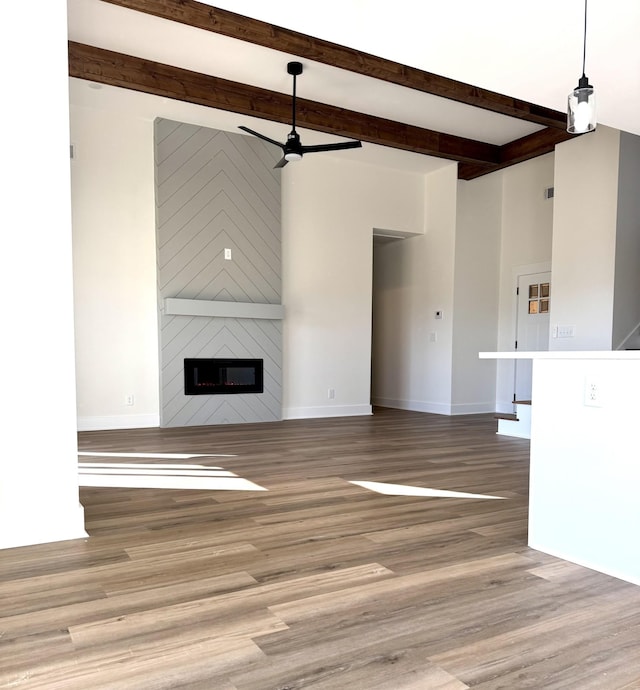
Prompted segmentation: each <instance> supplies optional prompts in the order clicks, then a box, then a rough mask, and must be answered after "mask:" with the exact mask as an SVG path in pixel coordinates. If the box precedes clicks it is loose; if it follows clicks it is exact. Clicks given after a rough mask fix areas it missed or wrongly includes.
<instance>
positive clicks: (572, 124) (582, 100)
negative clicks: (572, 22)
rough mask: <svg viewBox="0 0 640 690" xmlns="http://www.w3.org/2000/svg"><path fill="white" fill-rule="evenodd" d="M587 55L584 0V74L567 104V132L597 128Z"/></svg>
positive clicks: (587, 130) (581, 131) (585, 3)
mask: <svg viewBox="0 0 640 690" xmlns="http://www.w3.org/2000/svg"><path fill="white" fill-rule="evenodd" d="M586 57H587V0H584V41H583V45H582V76H581V77H580V79H579V80H578V86H576V88H575V89H574V90H573V91H572V92H571V93H570V94H569V98H568V104H567V106H568V107H567V132H569V133H570V134H584V133H585V132H593V130H594V129H595V128H596V96H595V93H594V90H593V86H591V84H589V79H588V78H587V76H586V74H585V62H586Z"/></svg>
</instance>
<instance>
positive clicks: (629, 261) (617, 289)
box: [612, 132, 640, 348]
mask: <svg viewBox="0 0 640 690" xmlns="http://www.w3.org/2000/svg"><path fill="white" fill-rule="evenodd" d="M618 170H619V174H618V214H617V223H616V259H615V261H616V268H615V271H616V273H615V284H614V295H613V337H612V346H613V348H618V347H620V346H621V345H622V344H623V343H624V342H625V341H626V340H627V338H629V336H635V338H634V339H633V344H632V343H629V345H627V346H634V347H638V341H639V339H638V337H637V336H638V329H639V327H640V194H639V193H638V192H639V191H640V137H638V136H635V135H633V134H629V133H628V132H621V133H620V163H619V168H618Z"/></svg>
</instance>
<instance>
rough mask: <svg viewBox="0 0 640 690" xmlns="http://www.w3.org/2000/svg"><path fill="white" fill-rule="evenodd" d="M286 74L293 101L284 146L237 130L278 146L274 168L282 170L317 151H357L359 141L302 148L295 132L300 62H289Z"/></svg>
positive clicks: (261, 136) (250, 132) (254, 133)
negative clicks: (278, 152)
mask: <svg viewBox="0 0 640 690" xmlns="http://www.w3.org/2000/svg"><path fill="white" fill-rule="evenodd" d="M287 72H288V73H289V74H290V75H291V76H292V77H293V99H292V116H291V131H290V132H289V134H288V135H287V140H286V141H285V143H284V144H281V143H280V142H279V141H275V139H271V138H270V137H267V136H265V135H264V134H260V132H256V131H254V130H253V129H249V127H244V126H243V125H240V127H239V129H242V130H243V131H245V132H248V133H249V134H252V135H253V136H254V137H258V139H262V140H263V141H267V142H269V143H270V144H273V145H274V146H278V147H279V148H281V149H282V158H281V159H280V160H279V161H278V162H277V163H276V165H275V166H274V167H276V168H284V166H285V165H286V164H287V163H290V162H292V161H299V160H302V156H303V155H304V154H305V153H317V152H319V151H343V150H344V149H357V148H360V147H361V146H362V142H361V141H357V140H351V141H341V142H338V143H336V144H318V145H316V146H303V145H302V142H301V141H300V135H299V134H298V132H296V77H298V76H300V75H301V74H302V63H301V62H289V63H288V64H287Z"/></svg>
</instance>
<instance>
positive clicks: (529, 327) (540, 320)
mask: <svg viewBox="0 0 640 690" xmlns="http://www.w3.org/2000/svg"><path fill="white" fill-rule="evenodd" d="M550 308H551V273H549V272H546V273H527V274H523V275H520V276H518V313H517V320H516V350H518V351H521V352H530V351H539V350H548V349H549V311H550ZM531 369H532V361H531V360H530V359H517V360H516V367H515V391H514V392H515V400H531Z"/></svg>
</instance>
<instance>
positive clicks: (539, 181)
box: [489, 153, 557, 412]
mask: <svg viewBox="0 0 640 690" xmlns="http://www.w3.org/2000/svg"><path fill="white" fill-rule="evenodd" d="M494 175H499V176H501V177H502V239H501V249H500V297H499V316H498V348H497V349H498V350H499V351H505V352H506V351H510V350H513V349H514V342H515V335H516V306H517V302H516V292H515V291H516V286H517V282H516V281H517V275H518V273H530V272H536V271H548V270H550V269H551V244H552V234H553V216H554V203H555V201H554V200H551V199H545V198H544V190H545V189H546V188H547V187H552V186H554V185H555V182H554V154H553V153H549V154H547V155H546V156H540V157H538V158H534V159H532V160H529V161H525V162H524V163H520V164H519V165H514V166H512V167H510V168H506V169H505V170H503V171H501V172H498V173H494ZM489 177H491V176H489ZM556 193H557V188H556ZM551 280H552V288H551V290H552V296H551V301H552V303H553V300H554V295H555V284H554V276H553V275H552V277H551ZM513 393H514V363H513V362H512V361H499V362H498V364H497V378H496V410H497V411H500V412H511V408H512V405H511V402H512V400H513Z"/></svg>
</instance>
